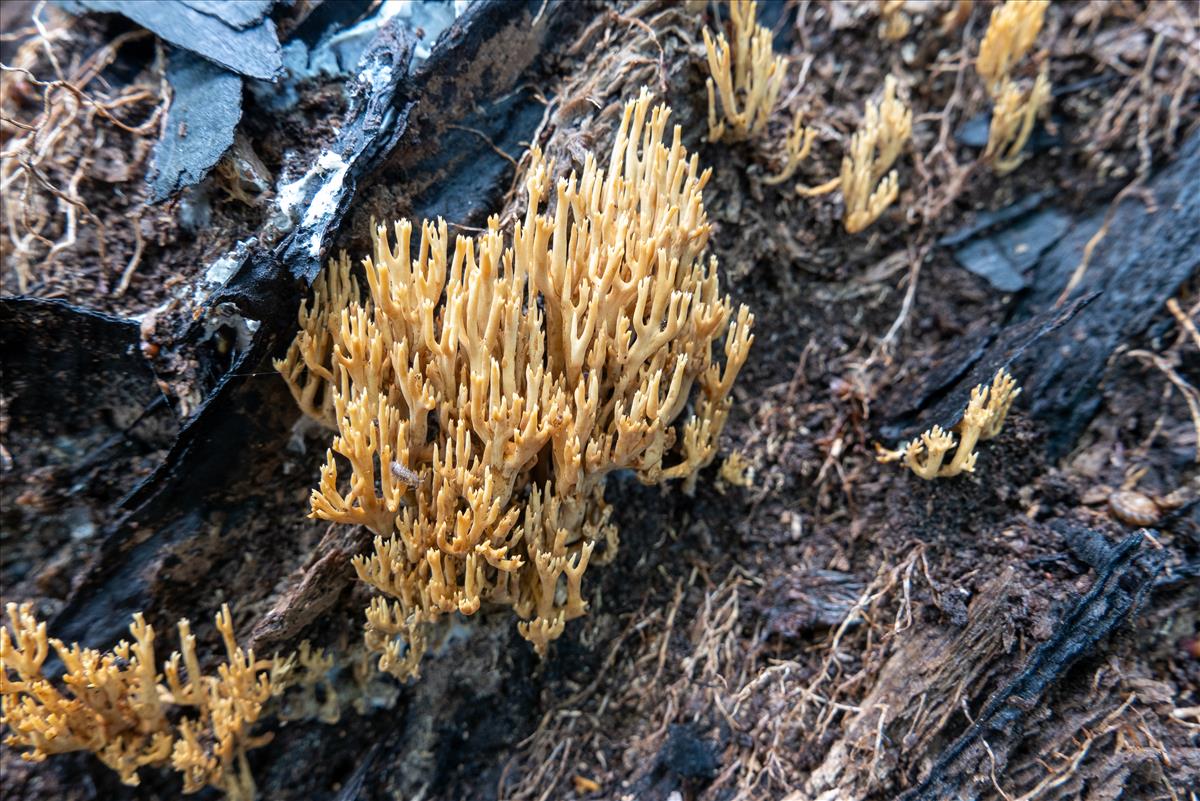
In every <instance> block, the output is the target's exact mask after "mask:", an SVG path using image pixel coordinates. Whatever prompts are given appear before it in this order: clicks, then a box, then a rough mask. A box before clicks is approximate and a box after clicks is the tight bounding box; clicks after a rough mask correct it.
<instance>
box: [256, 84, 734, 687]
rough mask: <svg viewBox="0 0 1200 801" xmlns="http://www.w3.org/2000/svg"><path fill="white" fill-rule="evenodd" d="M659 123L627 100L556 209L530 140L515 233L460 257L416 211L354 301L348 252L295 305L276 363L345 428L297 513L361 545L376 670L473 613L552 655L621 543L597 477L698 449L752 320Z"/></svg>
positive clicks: (490, 236)
mask: <svg viewBox="0 0 1200 801" xmlns="http://www.w3.org/2000/svg"><path fill="white" fill-rule="evenodd" d="M669 114H670V111H669V109H668V108H666V107H665V106H661V105H659V106H653V107H652V103H651V96H650V94H649V93H648V92H647V91H646V90H643V91H642V94H641V96H640V97H639V99H638V100H637V101H635V102H630V103H628V104H627V105H626V106H625V112H624V117H623V119H622V121H621V124H620V127H619V129H618V131H617V135H616V141H615V143H614V145H613V149H612V154H611V157H610V160H609V167H608V169H607V170H604V169H602V168H600V167H599V166H598V165H597V163H596V160H595V158H594V157H591V156H589V157H588V159H587V161H586V164H585V166H584V168H583V172H582V175H580V176H575V175H572V176H571V177H570V178H569V179H563V180H560V181H558V183H557V187H556V197H555V199H554V200H555V202H554V204H553V209H552V211H546V212H542V211H541V209H542V208H543V206H544V205H545V203H546V200H547V195H548V190H549V182H550V175H551V172H552V165H550V164H548V163H546V162H545V160H544V159H543V158H542V156H541V154H540V152H538V151H537V150H536V149H535V150H534V151H533V152H532V153H531V162H532V165H531V167H530V169H529V172H528V174H527V177H526V180H525V188H526V191H527V193H528V206H527V212H526V213H525V216H524V219H523V220H522V221H519V222H517V223H516V224H515V225H514V226H513V228H512V230H511V232H506V231H502V230H501V227H500V223H499V220H498V219H497V218H492V219H490V220H489V221H488V227H487V230H486V232H484V233H483V234H482V235H481V236H480V237H479V238H478V239H475V238H471V237H464V236H460V237H458V238H457V239H456V240H455V241H454V242H453V246H452V244H451V240H450V236H449V234H448V232H447V227H446V223H445V222H442V221H438V222H436V223H434V222H428V221H426V222H424V223H423V224H422V225H421V228H420V242H419V245H418V246H417V247H416V248H415V249H413V248H412V247H411V243H410V236H411V232H412V226H411V224H410V223H408V222H400V223H397V224H396V225H395V227H394V231H393V233H392V235H390V236H389V233H388V230H387V228H385V227H383V226H379V227H377V228H376V229H375V230H374V231H372V235H373V237H374V252H373V254H372V255H371V256H370V257H368V258H366V259H365V260H364V261H363V266H364V269H365V273H366V286H367V288H368V289H369V299H367V300H365V301H359V300H357V298H356V295H357V287H356V284H355V282H354V280H353V279H352V278H351V277H350V274H349V271H350V267H349V262H348V260H346V259H344V258H343V259H342V260H341V261H340V262H335V263H331V264H330V267H329V271H328V273H327V274H326V276H325V278H323V279H322V280H321V282H320V283H319V284H318V285H317V287H316V295H317V298H316V300H315V301H314V305H313V307H312V308H311V309H308V308H305V309H302V310H301V314H300V324H301V331H300V333H299V335H298V336H297V337H296V340H295V341H294V342H293V344H292V346H291V348H290V349H289V351H288V354H287V357H286V359H284V360H282V361H281V362H279V363H278V364H277V367H278V369H279V370H280V372H281V373H282V374H283V375H284V377H285V378H286V379H287V381H288V383H289V384H290V385H291V387H292V391H293V393H294V394H295V395H296V397H297V399H298V400H299V401H300V405H301V407H302V408H303V409H304V410H305V411H306V412H307V413H308V414H310V415H312V416H313V417H315V418H317V419H320V420H323V421H325V422H326V423H329V422H332V423H333V424H334V427H336V430H337V434H336V436H335V437H334V439H333V443H332V447H331V449H330V450H329V452H328V458H327V461H326V464H325V466H324V468H323V469H322V473H321V480H320V486H319V487H318V488H317V489H315V490H314V491H313V493H312V504H311V505H312V515H313V516H314V517H318V518H321V519H324V520H331V521H335V522H340V523H349V524H362V525H365V526H367V527H368V528H370V529H371V530H372V531H373V532H374V533H375V534H376V535H377V536H376V538H375V541H374V550H373V553H372V554H370V555H369V556H362V557H359V558H358V559H356V561H355V563H354V566H355V569H356V570H357V572H358V575H359V577H360V578H361V579H363V580H364V581H366V582H367V583H368V584H370V585H371V586H372V587H374V588H376V589H377V590H379V591H381V592H382V593H384V595H385V596H387V597H378V598H376V599H375V600H374V601H373V602H372V604H371V607H370V608H369V609H368V612H367V625H366V641H367V644H368V646H369V647H370V648H371V649H373V650H375V651H377V652H379V653H380V654H381V658H380V667H381V668H382V669H384V670H388V671H390V672H392V673H394V674H396V675H399V676H410V675H413V674H414V673H415V672H416V668H417V664H418V661H419V659H420V654H421V651H422V648H423V647H424V634H423V632H422V628H423V624H425V623H428V622H429V621H432V620H434V619H436V618H437V617H439V616H440V615H442V614H445V613H450V612H455V611H458V612H461V613H463V614H472V613H474V612H475V611H476V610H478V609H479V608H480V605H481V603H482V602H484V601H489V602H493V603H497V604H503V605H508V606H511V607H512V608H513V609H514V610H515V611H516V613H517V615H518V616H519V617H520V618H522V622H521V623H520V624H519V631H520V633H521V634H522V636H524V637H525V638H526V639H527V640H529V641H530V642H532V643H533V644H534V646H535V647H536V648H537V650H538V651H539V652H541V653H544V652H545V651H546V648H547V645H548V643H549V642H550V641H551V640H553V639H555V638H556V637H558V636H559V635H560V634H561V633H562V631H563V626H564V624H565V623H566V621H568V620H570V619H572V618H575V617H578V616H579V615H582V614H584V612H585V611H586V609H587V602H586V601H585V600H584V597H583V594H582V589H581V580H582V577H583V574H584V572H585V571H586V570H587V568H588V566H589V565H590V564H592V563H595V562H600V561H607V560H609V559H611V558H612V557H613V554H614V553H615V548H616V544H617V532H616V529H615V527H614V525H613V524H612V522H611V521H610V508H609V506H608V505H607V504H606V503H605V500H604V496H603V492H604V484H605V477H606V476H607V475H608V474H609V473H611V472H613V471H615V470H620V469H627V470H631V471H632V472H633V473H634V475H636V476H637V478H638V479H640V480H641V481H643V482H644V483H647V484H654V483H659V482H662V481H665V480H668V479H685V480H688V481H689V482H690V481H691V480H693V479H694V477H695V474H696V472H697V470H699V469H700V468H701V467H704V466H705V465H707V464H708V463H709V462H710V461H711V460H712V459H713V458H714V456H715V454H716V441H717V437H718V436H719V434H720V432H721V429H722V427H723V426H724V424H725V419H726V416H727V415H728V413H729V409H730V404H731V399H730V397H729V396H730V390H731V388H732V385H733V381H734V379H735V377H736V376H737V373H738V370H739V369H740V368H741V366H742V364H743V363H744V362H745V359H746V356H747V353H748V349H749V347H750V344H751V342H752V340H753V337H752V336H751V335H750V327H751V325H752V322H753V317H752V316H751V315H750V313H749V311H748V310H747V309H746V308H745V307H744V306H743V307H741V308H740V309H739V310H738V311H737V312H736V314H735V313H734V311H733V308H732V304H731V302H730V300H729V299H728V298H727V297H723V296H722V295H721V294H720V288H719V284H718V279H717V272H716V270H717V265H716V260H715V259H711V258H710V259H708V260H706V259H705V258H703V256H702V254H703V252H704V250H705V247H706V245H707V243H708V237H709V227H710V226H709V223H708V220H707V217H706V214H705V210H704V202H703V198H702V196H701V190H702V189H703V187H704V185H705V183H706V182H707V180H708V177H709V173H708V172H707V171H705V172H703V173H701V172H700V169H699V163H698V160H697V158H696V157H695V156H692V157H690V158H689V157H688V154H687V152H686V150H685V149H684V147H683V145H682V144H681V143H680V139H681V131H680V129H679V127H678V126H676V127H675V129H674V138H673V142H672V143H671V144H670V145H669V146H668V145H667V144H666V143H665V141H664V133H665V131H666V127H667V119H668V116H669ZM506 243H507V244H506ZM722 336H724V338H725V345H724V351H725V358H724V364H722V363H721V362H720V361H719V360H718V359H717V358H715V356H714V343H715V341H716V340H717V339H718V338H720V337H722ZM694 389H695V390H698V392H695V393H693V390H694ZM346 463H348V464H349V468H350V475H349V478H348V481H347V480H345V479H344V478H341V476H342V472H341V471H340V469H339V465H340V464H346ZM388 598H390V599H391V600H390V601H389V600H388Z"/></svg>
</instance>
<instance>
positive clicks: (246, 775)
mask: <svg viewBox="0 0 1200 801" xmlns="http://www.w3.org/2000/svg"><path fill="white" fill-rule="evenodd" d="M8 618H9V626H10V627H11V628H12V632H11V635H10V633H9V630H8V629H7V628H0V704H2V707H0V708H2V711H3V715H2V716H0V722H3V723H4V724H5V725H7V726H8V728H9V732H10V733H9V735H8V737H7V738H5V742H6V743H7V744H8V745H11V746H14V747H19V748H24V749H25V751H24V753H23V756H24V757H25V759H28V760H32V761H35V762H40V761H42V760H44V759H45V758H46V757H47V756H50V755H52V754H65V753H69V752H71V751H91V752H92V753H94V754H96V756H97V757H99V759H100V761H102V762H103V763H104V764H105V765H107V766H108V767H110V768H111V769H112V770H114V771H116V773H117V774H118V775H119V776H120V777H121V781H123V782H124V783H125V784H130V785H136V784H138V781H139V780H138V773H137V771H138V769H139V768H141V767H143V766H147V765H149V766H166V765H170V766H171V767H173V768H174V769H175V770H176V771H178V772H179V773H180V774H182V777H183V791H184V792H185V793H192V792H196V791H197V790H200V789H201V788H203V787H206V786H213V787H218V788H220V789H221V790H223V791H224V792H225V793H226V794H227V795H228V797H229V798H231V799H234V800H235V801H249V800H250V799H252V798H253V797H254V781H253V778H252V777H251V775H250V770H249V766H248V765H247V763H246V751H247V749H250V748H255V747H257V746H259V745H262V744H263V743H265V742H267V741H268V740H270V739H271V737H270V735H269V734H268V735H264V736H255V735H253V734H252V733H251V729H252V727H253V726H254V724H255V722H256V721H257V720H258V718H259V716H260V715H261V713H262V709H263V704H264V703H265V702H266V700H267V698H268V697H269V696H270V694H271V682H270V678H269V675H268V673H267V670H268V669H269V666H270V663H269V662H256V661H255V659H254V653H253V652H246V651H243V650H242V649H241V648H240V647H239V646H238V644H237V641H236V639H235V638H234V635H233V623H232V619H231V617H230V614H229V608H228V607H222V609H221V611H220V612H219V613H218V614H217V617H216V624H217V629H218V630H219V631H220V632H221V636H222V638H223V640H224V643H225V653H226V660H225V662H223V663H222V664H220V665H219V666H218V668H217V671H216V674H215V675H212V674H208V675H206V674H205V673H203V672H202V671H201V669H200V662H199V660H198V659H197V657H196V638H195V637H194V636H192V633H191V629H190V627H189V625H188V621H186V620H182V621H180V622H179V641H180V650H179V651H176V652H174V653H172V654H171V657H170V658H169V659H168V660H167V662H166V664H165V665H164V666H163V669H162V673H161V674H160V673H159V668H158V660H157V658H156V657H155V653H154V629H153V627H151V626H150V625H149V624H147V623H146V622H145V620H143V618H142V616H141V615H140V614H139V615H135V616H134V620H133V623H132V624H131V625H130V627H129V633H130V635H131V636H132V637H133V641H132V642H126V641H124V640H123V641H121V642H120V643H118V644H117V646H116V647H115V648H114V649H113V650H112V651H108V652H104V653H101V652H99V651H95V650H92V649H90V648H81V647H79V646H78V645H71V646H70V647H68V646H66V645H65V644H64V643H62V642H61V641H60V640H56V639H49V638H47V636H46V624H45V623H39V622H38V621H37V620H36V619H35V617H34V615H33V612H32V607H31V606H30V605H29V604H24V605H22V606H20V607H18V606H17V605H16V604H9V605H8ZM51 649H53V651H54V653H55V654H56V655H57V656H58V659H59V660H60V661H61V662H62V665H63V668H64V669H65V672H64V673H63V676H62V679H61V681H59V682H55V681H51V679H50V678H48V677H47V676H46V675H45V674H44V672H43V666H44V665H45V663H46V660H47V658H48V657H49V656H50V651H51ZM164 677H165V683H164V681H163V679H164Z"/></svg>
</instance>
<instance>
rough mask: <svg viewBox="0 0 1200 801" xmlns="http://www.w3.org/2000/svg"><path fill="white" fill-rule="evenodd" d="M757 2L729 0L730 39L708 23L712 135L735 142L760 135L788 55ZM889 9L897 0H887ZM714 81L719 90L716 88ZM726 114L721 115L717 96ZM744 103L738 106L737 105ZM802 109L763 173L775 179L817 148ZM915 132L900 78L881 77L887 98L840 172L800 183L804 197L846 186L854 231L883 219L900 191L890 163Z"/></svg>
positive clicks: (871, 111) (868, 118)
mask: <svg viewBox="0 0 1200 801" xmlns="http://www.w3.org/2000/svg"><path fill="white" fill-rule="evenodd" d="M756 8H757V3H755V2H753V1H752V0H731V2H730V4H729V18H730V28H731V31H732V39H733V42H732V44H730V43H729V42H727V41H726V39H725V36H724V34H718V35H717V36H716V37H715V38H714V36H713V35H712V34H711V33H710V32H709V31H708V29H707V28H705V29H704V46H705V49H706V52H707V55H708V70H709V74H710V77H709V78H708V82H707V86H708V129H709V132H708V138H709V141H713V142H715V141H718V140H721V139H727V140H730V141H738V140H742V139H748V138H750V137H751V136H755V135H757V134H760V133H761V132H762V131H763V130H764V129H765V127H766V124H767V119H768V117H769V115H770V113H771V110H772V108H773V107H774V105H775V101H776V99H777V98H778V96H779V91H780V87H781V86H782V83H783V78H784V73H785V71H786V63H787V62H786V60H785V59H784V58H783V56H775V55H774V54H773V52H772V50H771V32H770V31H769V30H767V29H766V28H765V27H763V26H762V25H759V24H758V23H757V22H755V11H756ZM881 8H883V9H884V10H885V12H886V13H891V14H893V15H894V14H895V13H897V12H898V11H899V7H898V6H896V5H895V4H887V3H885V4H884V6H883V7H881ZM714 86H715V87H716V89H717V91H716V92H714ZM718 97H719V98H720V104H719V107H720V109H721V111H722V114H723V116H722V115H718V113H717V109H718V103H717V98H718ZM739 109H740V110H739ZM803 120H804V117H803V114H802V113H800V112H796V113H795V114H794V115H793V117H792V125H791V129H790V131H789V133H788V135H787V137H786V138H785V140H784V156H785V161H784V165H783V169H782V170H781V171H780V172H779V173H777V174H775V175H771V176H768V177H766V178H764V179H763V182H764V183H767V184H778V183H782V182H783V181H786V180H787V179H788V178H791V177H792V175H793V174H794V173H795V172H796V169H797V167H799V166H800V163H801V162H802V161H803V160H804V159H806V158H808V155H809V153H810V152H811V151H812V145H813V140H814V138H815V137H816V130H815V129H813V128H811V127H805V126H804V124H803ZM911 137H912V111H911V110H910V109H909V108H908V107H907V106H905V105H904V103H903V102H902V101H901V100H900V99H899V98H898V97H897V95H896V79H895V78H893V77H891V76H888V77H887V79H886V80H885V81H884V90H883V99H882V100H881V101H880V102H879V103H875V102H872V101H868V102H867V106H866V114H865V117H864V119H863V123H862V125H861V126H860V127H859V129H858V131H857V133H855V134H854V136H853V137H852V138H851V140H850V146H849V148H848V149H847V151H846V155H845V157H844V158H843V159H842V172H841V175H840V176H839V177H837V178H834V179H832V180H830V181H828V182H826V183H824V184H821V185H820V186H817V187H804V186H800V187H797V190H796V191H797V192H798V193H799V194H801V195H804V196H809V197H812V196H815V195H822V194H825V193H828V192H832V191H833V190H835V189H837V188H839V187H841V190H842V196H843V198H844V199H845V204H846V212H845V219H844V223H845V227H846V231H847V232H848V233H851V234H855V233H858V232H859V231H862V230H863V229H865V228H866V227H867V226H869V225H870V224H871V223H873V222H875V220H876V219H878V218H879V215H880V214H882V213H883V212H884V210H885V209H886V208H887V207H888V206H890V205H891V204H892V203H893V202H894V201H895V200H896V197H897V195H899V193H900V183H899V178H898V176H897V174H896V171H895V170H892V165H893V164H895V162H896V159H897V158H898V157H899V156H900V152H901V150H902V149H903V147H904V145H905V144H906V143H907V142H908V140H909V139H910V138H911Z"/></svg>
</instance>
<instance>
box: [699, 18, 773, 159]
mask: <svg viewBox="0 0 1200 801" xmlns="http://www.w3.org/2000/svg"><path fill="white" fill-rule="evenodd" d="M757 7H758V3H757V2H755V0H731V2H730V4H729V19H730V23H731V25H732V29H733V30H732V34H733V42H732V43H730V42H728V41H726V39H725V34H723V33H718V34H717V36H716V38H715V39H714V38H713V35H712V34H711V33H710V32H709V30H708V28H705V29H704V48H705V51H706V53H707V55H708V71H709V74H710V75H711V77H710V78H709V79H708V81H707V84H706V85H707V87H708V139H709V141H710V142H718V141H721V140H722V139H724V140H726V141H732V142H737V141H741V140H743V139H749V138H750V137H752V136H755V135H756V134H758V133H760V132H761V131H762V130H763V128H764V127H765V126H766V124H767V118H768V117H769V116H770V114H771V109H773V108H774V107H775V101H776V99H778V97H779V90H780V88H781V87H782V86H783V77H784V72H785V70H786V65H787V62H786V61H785V59H784V57H783V56H776V55H775V53H774V51H773V50H772V48H771V32H770V31H769V30H767V29H766V28H764V27H763V26H761V25H759V24H758V23H756V22H755V21H754V18H755V11H756V9H757ZM714 82H715V84H714ZM714 87H715V91H714ZM718 96H719V97H720V99H721V102H720V108H721V112H722V116H721V118H718V114H717V97H718Z"/></svg>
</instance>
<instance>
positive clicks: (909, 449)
mask: <svg viewBox="0 0 1200 801" xmlns="http://www.w3.org/2000/svg"><path fill="white" fill-rule="evenodd" d="M1020 394H1021V390H1020V389H1019V388H1018V387H1017V382H1016V380H1015V379H1014V378H1013V377H1012V376H1011V375H1009V374H1008V371H1007V370H1004V369H1001V370H1000V371H998V372H997V373H996V376H995V378H993V379H992V385H991V387H985V386H983V385H982V384H980V385H979V386H977V387H975V389H973V390H971V400H970V401H969V402H968V403H967V408H966V411H964V412H963V416H962V420H961V421H960V422H959V424H958V426H957V427H956V428H957V430H958V432H959V436H960V437H961V439H960V440H959V442H958V449H957V450H955V451H954V456H953V457H952V458H951V459H950V463H949V464H946V463H945V461H946V455H947V454H948V453H950V451H951V450H953V449H954V445H955V441H954V436H953V435H952V434H950V433H949V432H948V431H944V430H943V429H942V428H941V426H934V427H933V428H932V429H930V430H929V431H926V432H925V433H924V434H922V435H921V436H920V437H918V438H917V439H914V440H911V441H910V442H906V443H904V444H903V445H901V446H900V447H899V448H897V449H895V450H887V449H885V448H882V447H879V446H876V449H877V451H878V456H877V457H876V458H878V460H879V461H881V462H895V461H899V462H901V463H902V464H903V465H904V466H905V467H907V468H908V469H909V470H912V471H913V472H914V473H916V474H917V475H918V476H920V477H921V478H923V479H925V480H926V481H931V480H933V479H935V478H951V477H953V476H957V475H959V474H961V473H973V472H975V458H976V456H977V455H978V454H977V453H976V451H975V445H976V444H977V443H979V442H981V441H983V440H988V439H991V438H992V437H994V436H996V435H997V434H999V433H1000V429H1001V428H1002V427H1003V426H1004V420H1005V419H1006V418H1007V417H1008V410H1009V409H1010V408H1011V407H1012V404H1013V401H1014V400H1016V398H1017V396H1018V395H1020Z"/></svg>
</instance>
